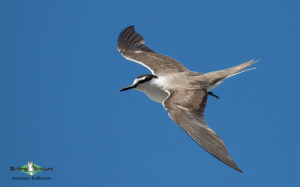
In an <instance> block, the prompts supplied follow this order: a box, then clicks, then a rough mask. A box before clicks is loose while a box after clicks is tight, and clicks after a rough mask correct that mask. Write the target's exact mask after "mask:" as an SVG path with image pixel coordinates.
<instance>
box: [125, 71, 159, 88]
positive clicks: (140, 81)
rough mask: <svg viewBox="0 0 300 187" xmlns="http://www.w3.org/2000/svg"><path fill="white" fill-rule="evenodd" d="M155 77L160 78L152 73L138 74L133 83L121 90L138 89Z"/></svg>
mask: <svg viewBox="0 0 300 187" xmlns="http://www.w3.org/2000/svg"><path fill="white" fill-rule="evenodd" d="M154 78H158V77H157V76H156V75H152V74H145V75H141V76H138V77H137V78H135V79H134V81H133V83H132V84H131V85H129V86H127V87H125V88H122V89H120V90H119V92H122V91H126V90H130V89H136V88H138V87H140V86H142V85H144V84H147V83H149V82H150V81H151V80H152V79H154Z"/></svg>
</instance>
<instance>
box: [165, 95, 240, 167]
mask: <svg viewBox="0 0 300 187" xmlns="http://www.w3.org/2000/svg"><path fill="white" fill-rule="evenodd" d="M206 101H207V92H206V91H202V90H199V89H190V90H176V91H169V96H168V97H167V98H166V99H165V101H163V106H164V107H165V109H166V110H167V111H168V113H169V116H170V117H171V118H172V119H173V120H174V121H175V123H177V124H178V125H179V126H180V127H181V128H182V129H183V130H184V131H185V132H186V133H187V134H188V135H189V136H190V137H191V138H193V139H194V140H195V141H196V142H197V143H198V144H199V145H201V146H202V147H203V148H204V149H205V150H206V151H207V152H209V153H210V154H211V155H213V156H214V157H216V158H217V159H219V160H220V161H222V162H224V163H225V164H227V165H228V166H230V167H232V168H234V169H236V170H237V171H239V172H242V170H240V169H239V168H238V166H237V164H236V163H235V162H234V161H233V160H232V158H231V157H230V156H229V154H228V151H227V149H226V147H225V144H224V142H223V141H222V140H221V138H220V137H219V136H218V135H217V133H215V132H214V131H213V130H212V129H210V128H209V127H208V126H207V124H206V121H205V119H204V116H203V114H204V110H205V106H206Z"/></svg>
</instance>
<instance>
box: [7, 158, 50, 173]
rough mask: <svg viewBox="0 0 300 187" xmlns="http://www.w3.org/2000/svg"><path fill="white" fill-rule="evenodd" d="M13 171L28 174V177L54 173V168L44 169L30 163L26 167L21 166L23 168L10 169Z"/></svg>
mask: <svg viewBox="0 0 300 187" xmlns="http://www.w3.org/2000/svg"><path fill="white" fill-rule="evenodd" d="M10 170H11V171H15V170H18V171H21V172H23V173H26V174H27V175H30V176H33V175H35V174H36V173H38V172H42V171H52V170H53V168H43V167H41V166H39V165H37V164H34V163H33V162H30V161H29V162H28V163H27V164H26V165H24V166H21V167H13V166H11V167H10Z"/></svg>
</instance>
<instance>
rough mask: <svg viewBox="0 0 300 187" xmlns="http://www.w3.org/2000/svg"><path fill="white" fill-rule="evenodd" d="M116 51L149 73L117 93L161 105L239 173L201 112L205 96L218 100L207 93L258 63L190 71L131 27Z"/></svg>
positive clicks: (174, 119) (192, 134)
mask: <svg viewBox="0 0 300 187" xmlns="http://www.w3.org/2000/svg"><path fill="white" fill-rule="evenodd" d="M117 49H118V51H119V52H120V53H121V55H122V56H123V57H125V59H127V60H130V61H133V62H136V63H138V64H140V65H142V66H144V67H146V68H147V69H148V70H150V72H151V74H144V75H141V76H138V77H137V78H135V79H134V81H133V83H132V84H131V85H129V86H127V87H125V88H122V89H120V90H119V92H122V91H126V90H130V89H135V90H138V91H141V92H144V93H145V94H146V95H147V96H148V97H149V98H150V99H151V100H153V101H155V102H158V103H161V104H162V105H163V107H164V108H165V109H166V111H167V112H168V115H169V117H170V118H171V119H172V120H173V121H174V122H175V123H176V124H178V125H179V126H180V127H181V128H182V129H183V130H184V131H185V132H186V133H187V134H188V135H189V136H190V137H191V138H192V139H193V140H194V141H195V142H197V143H198V144H199V145H200V146H201V147H202V148H203V149H204V150H206V151H207V152H208V153H210V154H211V155H212V156H214V157H215V158H217V159H218V160H220V161H221V162H223V163H225V164H227V165H228V166H230V167H231V168H233V169H235V170H237V171H239V172H241V173H242V170H241V169H240V168H239V167H238V165H237V164H236V163H235V162H234V160H233V159H232V158H231V157H230V155H229V153H228V150H227V148H226V146H225V144H224V142H223V141H222V139H221V138H220V137H219V135H218V134H217V133H216V132H215V131H214V130H212V129H211V128H209V127H208V125H207V123H206V120H205V119H204V110H205V107H206V103H207V98H208V95H211V96H214V97H216V98H218V96H216V95H214V94H213V93H212V92H211V91H210V90H212V89H213V88H215V87H216V86H218V85H219V84H221V83H222V82H223V81H224V80H225V79H227V78H229V77H232V76H234V75H237V74H239V73H242V72H245V71H248V70H252V69H255V68H248V69H245V68H247V67H248V66H250V65H252V64H254V63H256V62H258V61H256V60H250V61H248V62H245V63H242V64H240V65H237V66H234V67H231V68H227V69H224V70H219V71H213V72H209V73H198V72H194V71H190V70H189V69H187V68H186V67H184V66H183V65H182V64H181V63H179V62H178V61H176V60H174V59H173V58H171V57H168V56H165V55H162V54H159V53H157V52H155V51H153V50H152V49H150V48H149V47H147V46H146V45H145V40H144V38H143V37H142V36H141V35H140V34H139V33H137V32H136V31H135V26H134V25H132V26H128V27H127V28H125V29H124V30H122V31H121V33H120V34H119V37H118V48H117Z"/></svg>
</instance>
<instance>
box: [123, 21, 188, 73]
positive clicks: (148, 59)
mask: <svg viewBox="0 0 300 187" xmlns="http://www.w3.org/2000/svg"><path fill="white" fill-rule="evenodd" d="M144 43H145V41H144V38H143V37H142V36H141V35H139V34H138V33H137V32H135V29H134V26H129V27H127V28H126V29H124V30H123V31H122V32H121V33H120V35H119V38H118V50H119V51H120V53H121V54H122V55H123V56H124V57H125V58H126V59H128V60H131V61H133V62H136V63H138V64H140V65H142V66H144V67H146V68H148V69H149V70H150V71H151V72H152V74H155V75H159V74H160V75H162V74H165V73H172V72H184V71H189V70H188V69H186V68H185V67H184V66H183V65H182V64H180V63H179V62H177V61H176V60H174V59H172V58H170V57H168V56H165V55H161V54H158V53H156V52H155V51H152V50H151V49H149V48H148V47H147V46H146V45H145V44H144Z"/></svg>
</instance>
